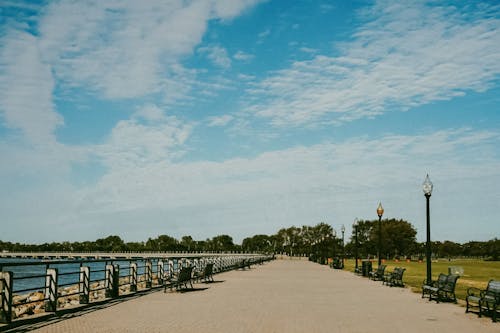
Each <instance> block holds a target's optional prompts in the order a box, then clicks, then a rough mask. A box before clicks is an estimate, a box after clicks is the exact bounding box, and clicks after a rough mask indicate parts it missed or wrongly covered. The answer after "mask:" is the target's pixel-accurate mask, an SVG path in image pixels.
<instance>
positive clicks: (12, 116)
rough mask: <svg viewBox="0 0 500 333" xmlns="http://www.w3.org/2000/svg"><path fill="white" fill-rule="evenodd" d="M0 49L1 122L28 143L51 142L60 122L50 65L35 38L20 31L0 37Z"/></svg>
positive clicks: (61, 121) (53, 140)
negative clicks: (24, 138) (17, 131)
mask: <svg viewBox="0 0 500 333" xmlns="http://www.w3.org/2000/svg"><path fill="white" fill-rule="evenodd" d="M2 44H3V47H2V49H1V50H0V52H1V53H0V66H1V67H0V112H1V113H2V114H3V118H4V120H5V124H6V125H7V126H8V127H10V128H13V129H19V130H21V131H22V132H23V134H24V135H25V137H26V138H27V139H28V141H30V142H31V143H36V144H43V143H47V144H52V143H54V142H55V136H54V131H55V129H56V128H57V126H60V125H62V124H63V120H62V117H61V116H60V115H59V114H58V113H56V112H55V111H54V104H53V100H52V92H53V89H54V84H55V83H54V79H53V77H52V74H51V67H50V66H49V65H47V64H45V63H44V62H43V61H42V60H41V57H40V53H39V49H38V44H37V40H36V38H35V37H34V36H32V35H30V34H28V33H23V32H11V33H10V34H7V35H6V36H4V38H3V39H2Z"/></svg>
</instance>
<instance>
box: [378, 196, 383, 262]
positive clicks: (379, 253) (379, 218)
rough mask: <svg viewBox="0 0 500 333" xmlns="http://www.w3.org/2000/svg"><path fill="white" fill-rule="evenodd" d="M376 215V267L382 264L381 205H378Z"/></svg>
mask: <svg viewBox="0 0 500 333" xmlns="http://www.w3.org/2000/svg"><path fill="white" fill-rule="evenodd" d="M377 215H378V265H379V266H380V264H381V263H382V258H381V257H380V255H381V253H382V252H381V249H382V215H384V207H382V203H380V202H379V203H378V207H377Z"/></svg>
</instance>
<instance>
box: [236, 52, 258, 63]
mask: <svg viewBox="0 0 500 333" xmlns="http://www.w3.org/2000/svg"><path fill="white" fill-rule="evenodd" d="M254 57H255V56H254V55H253V54H249V53H245V52H243V51H238V52H236V53H235V54H234V55H233V58H234V59H236V60H240V61H250V60H252V59H253V58H254Z"/></svg>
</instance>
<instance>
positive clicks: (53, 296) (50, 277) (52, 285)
mask: <svg viewBox="0 0 500 333" xmlns="http://www.w3.org/2000/svg"><path fill="white" fill-rule="evenodd" d="M46 275H47V276H46V277H45V311H46V312H56V310H57V268H47V273H46Z"/></svg>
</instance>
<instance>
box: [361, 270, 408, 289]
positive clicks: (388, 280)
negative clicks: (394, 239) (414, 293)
mask: <svg viewBox="0 0 500 333" xmlns="http://www.w3.org/2000/svg"><path fill="white" fill-rule="evenodd" d="M386 268H387V265H379V266H378V267H377V270H375V271H372V272H369V277H370V279H372V280H374V281H382V284H385V285H388V286H390V287H404V282H403V274H404V272H405V270H406V268H402V267H396V268H394V270H393V271H392V272H386V271H385V269H386Z"/></svg>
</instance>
